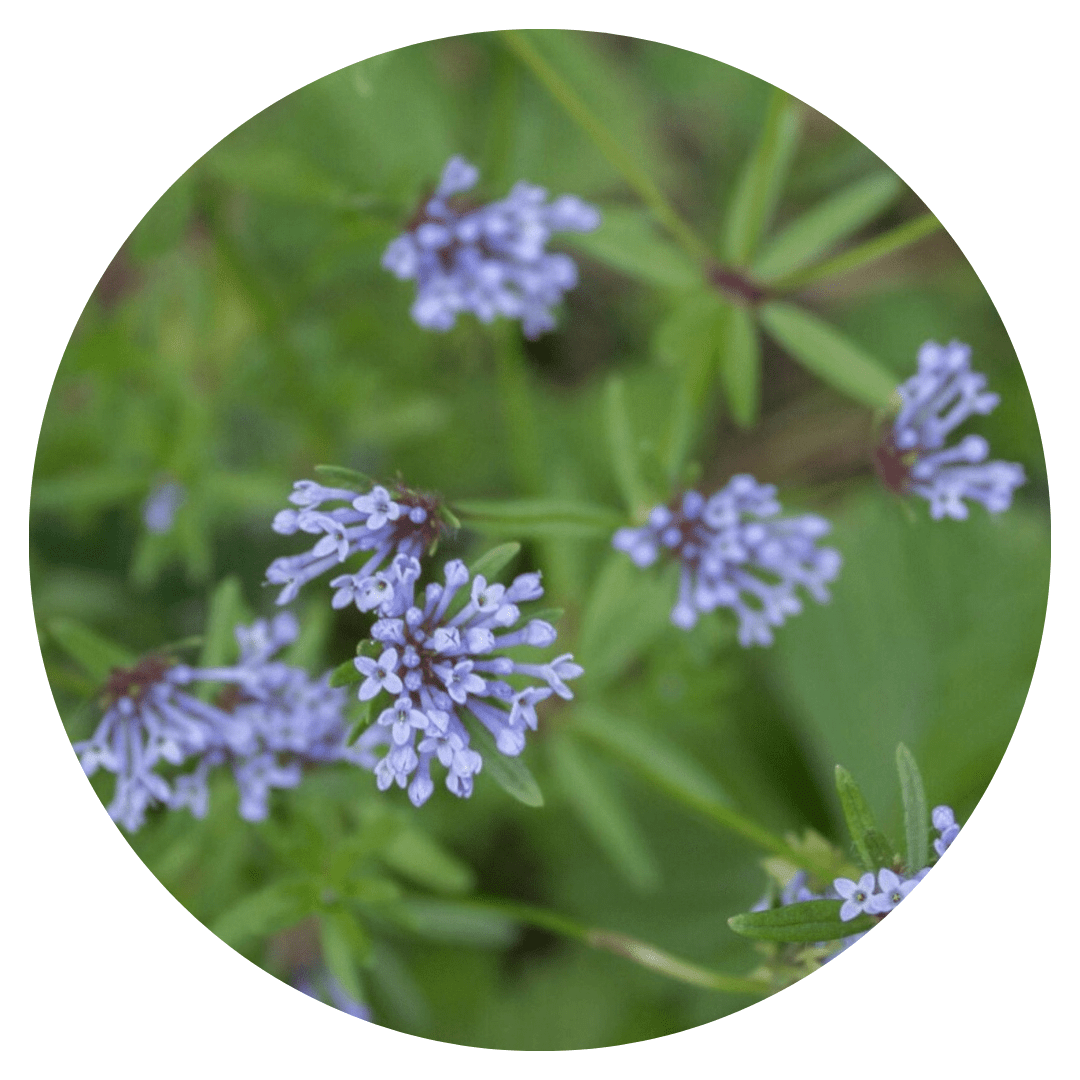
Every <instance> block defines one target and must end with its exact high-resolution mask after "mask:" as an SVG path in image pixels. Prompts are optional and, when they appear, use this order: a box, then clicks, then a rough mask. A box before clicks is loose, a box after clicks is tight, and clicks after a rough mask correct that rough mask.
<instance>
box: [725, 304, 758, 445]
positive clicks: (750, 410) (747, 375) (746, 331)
mask: <svg viewBox="0 0 1080 1080" xmlns="http://www.w3.org/2000/svg"><path fill="white" fill-rule="evenodd" d="M720 382H721V384H722V385H723V387H724V396H725V397H726V398H727V403H728V408H729V409H730V410H731V416H732V418H733V419H734V421H735V423H737V424H738V425H739V427H743V428H749V427H753V426H754V424H756V423H757V417H758V408H759V405H760V401H761V342H760V340H759V338H758V332H757V327H756V326H754V320H753V318H752V316H751V315H750V312H749V311H747V310H746V308H743V307H735V306H733V307H731V308H729V309H728V312H727V319H726V321H725V323H724V336H723V345H722V348H721V352H720Z"/></svg>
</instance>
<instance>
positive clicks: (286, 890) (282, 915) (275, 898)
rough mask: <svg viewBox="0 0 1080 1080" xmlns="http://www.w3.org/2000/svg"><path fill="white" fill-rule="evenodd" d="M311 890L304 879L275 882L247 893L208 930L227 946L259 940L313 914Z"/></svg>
mask: <svg viewBox="0 0 1080 1080" xmlns="http://www.w3.org/2000/svg"><path fill="white" fill-rule="evenodd" d="M315 906H316V897H315V890H314V888H313V886H312V884H311V881H310V879H308V878H307V877H296V878H288V879H285V880H282V881H275V882H274V883H273V884H272V885H267V886H266V887H265V888H263V889H260V890H259V891H258V892H253V893H248V894H247V895H246V896H245V897H243V899H241V900H239V901H238V902H237V903H235V904H234V905H233V906H232V907H230V908H227V909H226V910H225V911H224V912H222V914H221V915H219V916H218V917H217V919H215V920H214V922H212V923H211V924H210V929H211V930H212V931H213V932H214V933H215V934H217V936H218V937H219V938H221V939H222V940H223V941H225V942H227V943H228V944H230V945H233V946H236V945H241V944H243V943H244V942H245V941H247V940H249V939H250V938H262V937H266V936H267V935H268V934H273V933H276V932H277V931H279V930H284V929H285V928H286V927H287V926H292V925H293V923H297V922H299V921H300V920H301V919H302V918H303V917H304V916H305V915H308V914H309V913H310V912H312V911H313V910H315Z"/></svg>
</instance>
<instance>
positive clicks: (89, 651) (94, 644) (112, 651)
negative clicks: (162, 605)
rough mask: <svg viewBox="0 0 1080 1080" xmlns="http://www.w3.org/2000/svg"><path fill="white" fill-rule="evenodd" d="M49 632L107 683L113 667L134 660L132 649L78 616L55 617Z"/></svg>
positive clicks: (90, 672)
mask: <svg viewBox="0 0 1080 1080" xmlns="http://www.w3.org/2000/svg"><path fill="white" fill-rule="evenodd" d="M49 633H50V635H51V636H52V638H53V640H54V641H55V642H56V643H57V645H59V646H60V648H62V649H63V650H64V652H66V653H67V654H68V656H70V657H71V658H72V660H74V661H75V662H76V663H77V664H78V665H79V666H80V667H81V668H82V669H83V670H84V671H85V672H86V674H87V675H89V676H90V678H91V679H93V681H94V682H95V683H98V684H101V683H104V682H105V680H106V679H107V678H108V677H109V672H110V671H112V669H113V668H116V667H130V666H131V665H132V664H134V663H135V656H134V654H133V653H131V652H129V651H128V650H127V649H125V648H124V647H123V646H122V645H117V644H116V642H114V641H110V640H109V639H108V638H106V637H103V636H102V635H101V634H99V633H98V632H97V631H96V630H91V629H90V628H89V627H88V626H83V624H82V623H80V622H77V621H76V620H75V619H69V618H58V619H53V620H52V622H50V623H49Z"/></svg>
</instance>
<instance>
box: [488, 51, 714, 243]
mask: <svg viewBox="0 0 1080 1080" xmlns="http://www.w3.org/2000/svg"><path fill="white" fill-rule="evenodd" d="M501 34H502V37H503V40H504V41H505V42H506V44H507V46H508V47H509V48H510V50H511V51H512V52H513V53H514V54H515V55H516V56H517V57H518V59H519V60H521V62H522V63H524V64H525V65H526V66H527V67H528V68H529V69H530V70H531V71H532V73H533V74H534V75H535V76H536V77H537V79H539V80H540V82H541V83H542V84H543V85H544V87H545V89H546V90H547V91H548V93H550V94H551V96H552V97H553V98H554V99H555V100H556V101H557V102H558V103H559V104H560V105H561V106H562V107H563V108H564V109H565V110H566V112H567V113H568V114H569V115H570V116H571V117H572V118H573V119H574V120H575V121H576V122H577V123H578V124H579V125H580V126H581V127H582V128H583V129H584V130H585V132H586V134H587V135H588V136H589V138H591V139H592V141H593V142H594V143H595V144H596V146H597V148H598V149H599V150H600V152H601V153H602V154H603V155H604V156H605V157H606V158H607V159H608V161H610V162H611V164H612V165H614V166H615V168H616V169H617V170H618V171H619V172H620V173H622V175H623V177H624V179H625V180H626V182H627V183H628V184H629V185H630V186H631V187H632V188H633V189H634V190H635V191H636V192H637V193H638V195H639V196H640V197H641V199H642V201H643V202H644V203H645V205H646V206H648V207H649V209H650V210H651V211H652V212H653V214H654V215H655V216H656V218H657V220H658V221H659V222H660V223H661V224H662V225H663V226H664V227H665V228H666V229H667V230H668V231H669V232H670V233H671V235H672V236H673V237H674V238H675V239H676V240H677V241H678V242H679V244H680V245H681V246H682V248H683V250H685V251H686V253H687V254H688V255H689V256H690V257H691V258H692V259H693V260H694V261H695V262H702V261H703V260H707V259H709V258H710V252H709V249H708V248H707V247H706V246H705V244H703V243H702V242H701V240H699V239H698V237H697V235H696V234H695V233H694V230H693V229H691V228H690V226H689V225H688V224H687V223H686V221H684V220H683V218H682V216H681V215H680V214H679V212H678V211H677V210H676V209H675V208H674V207H673V206H672V205H671V203H670V202H668V200H667V198H666V197H665V196H664V193H663V192H662V191H661V190H660V189H659V188H658V187H657V186H656V184H655V183H654V181H653V179H652V177H651V176H649V174H648V173H647V172H645V170H644V169H643V168H642V167H641V166H640V165H639V164H638V163H637V162H636V161H635V160H634V158H633V157H632V156H631V155H630V154H628V153H627V152H626V150H624V149H623V147H622V144H621V143H620V142H619V141H618V139H616V138H615V137H614V136H613V135H612V134H611V132H610V131H608V129H607V128H606V127H605V126H604V124H603V123H602V121H601V120H600V119H599V118H598V117H597V116H596V114H595V113H594V112H593V111H592V110H591V109H590V108H589V107H588V106H587V105H586V104H585V102H584V101H582V100H581V98H580V97H578V95H577V94H576V93H575V92H574V90H573V89H572V88H571V86H570V85H569V83H567V82H566V81H565V80H564V79H563V78H562V76H561V75H559V73H558V72H557V71H556V70H555V69H554V68H553V67H552V66H551V65H550V64H549V63H548V62H547V61H546V60H545V59H544V58H543V56H541V55H540V53H539V52H538V51H537V49H536V48H535V47H534V46H533V44H532V43H531V42H530V41H529V39H528V38H527V37H526V35H525V33H523V32H522V31H521V30H503V31H501Z"/></svg>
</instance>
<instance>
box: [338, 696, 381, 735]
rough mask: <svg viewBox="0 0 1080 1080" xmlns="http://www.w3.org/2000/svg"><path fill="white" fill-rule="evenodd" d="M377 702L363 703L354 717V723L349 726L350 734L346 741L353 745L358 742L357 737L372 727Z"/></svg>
mask: <svg viewBox="0 0 1080 1080" xmlns="http://www.w3.org/2000/svg"><path fill="white" fill-rule="evenodd" d="M374 713H375V702H374V701H361V702H360V705H359V708H358V709H357V710H356V712H355V714H354V715H353V718H352V722H351V723H350V724H349V734H348V735H347V736H346V738H345V741H346V742H347V743H349V744H352V743H353V742H355V741H356V737H357V736H358V735H359V734H360V732H361V731H364V730H365V729H366V728H369V727H370V726H371V721H372V720H373V719H374Z"/></svg>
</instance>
